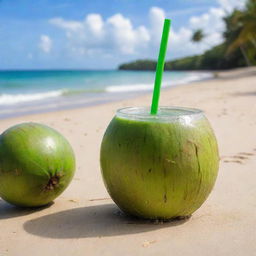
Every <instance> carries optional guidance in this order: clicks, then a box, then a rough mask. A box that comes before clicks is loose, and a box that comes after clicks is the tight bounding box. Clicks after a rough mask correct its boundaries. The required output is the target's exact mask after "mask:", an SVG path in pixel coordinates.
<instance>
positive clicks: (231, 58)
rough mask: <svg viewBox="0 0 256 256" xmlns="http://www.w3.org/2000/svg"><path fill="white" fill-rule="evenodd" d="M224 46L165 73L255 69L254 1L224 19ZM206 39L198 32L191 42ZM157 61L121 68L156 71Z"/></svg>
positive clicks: (174, 63) (170, 67) (173, 63)
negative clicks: (250, 67)
mask: <svg viewBox="0 0 256 256" xmlns="http://www.w3.org/2000/svg"><path fill="white" fill-rule="evenodd" d="M224 22H225V24H226V30H225V32H224V33H223V37H224V42H223V43H222V44H220V45H218V46H215V47H213V48H212V49H210V50H208V51H206V52H205V53H204V54H202V55H197V56H190V57H186V58H181V59H177V60H172V61H167V62H166V64H165V69H166V70H197V69H204V70H209V69H211V70H216V69H230V68H236V67H243V66H250V65H256V0H248V1H247V4H246V6H245V8H244V10H234V11H233V12H232V13H231V14H229V15H228V16H226V17H225V18H224ZM204 38H205V34H204V32H203V31H202V30H201V29H198V30H196V31H194V33H193V35H192V38H191V40H192V41H193V42H195V43H196V42H197V43H200V42H202V40H203V39H204ZM155 67H156V61H154V60H137V61H135V62H131V63H127V64H122V65H120V66H119V69H124V70H155Z"/></svg>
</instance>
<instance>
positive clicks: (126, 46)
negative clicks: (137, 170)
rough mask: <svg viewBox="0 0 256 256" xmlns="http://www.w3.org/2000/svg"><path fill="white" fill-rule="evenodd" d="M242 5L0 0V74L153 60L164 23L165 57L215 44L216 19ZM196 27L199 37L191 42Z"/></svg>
mask: <svg viewBox="0 0 256 256" xmlns="http://www.w3.org/2000/svg"><path fill="white" fill-rule="evenodd" d="M244 3H245V0H154V1H153V0H107V1H106V0H93V1H89V0H54V1H53V0H36V1H35V0H0V69H1V70H6V69H115V68H117V66H118V65H119V64H121V63H124V62H128V61H133V60H136V59H157V56H158V50H159V43H160V40H161V33H162V25H163V20H164V18H170V19H172V27H171V33H170V36H169V43H168V51H167V56H166V59H168V60H170V59H176V58H180V57H184V56H189V55H194V54H200V53H202V52H204V51H205V50H207V49H209V48H211V47H212V46H214V45H217V44H219V43H221V42H222V40H223V38H222V32H223V30H224V29H225V26H224V23H223V17H224V16H225V15H226V14H227V13H230V12H231V11H232V10H233V9H234V8H242V7H243V6H244ZM196 29H203V30H204V33H205V34H206V38H205V40H204V41H203V42H202V43H200V44H195V43H192V42H191V36H192V34H193V31H195V30H196Z"/></svg>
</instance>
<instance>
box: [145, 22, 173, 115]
mask: <svg viewBox="0 0 256 256" xmlns="http://www.w3.org/2000/svg"><path fill="white" fill-rule="evenodd" d="M170 26H171V20H169V19H165V20H164V27H163V32H162V39H161V44H160V50H159V56H158V61H157V66H156V77H155V86H154V91H153V98H152V104H151V112H150V113H151V115H156V114H157V111H158V102H159V96H160V89H161V83H162V76H163V71H164V60H165V55H166V50H167V44H168V37H169V31H170Z"/></svg>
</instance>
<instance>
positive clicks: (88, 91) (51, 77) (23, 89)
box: [0, 70, 211, 118]
mask: <svg viewBox="0 0 256 256" xmlns="http://www.w3.org/2000/svg"><path fill="white" fill-rule="evenodd" d="M154 76H155V73H154V72H150V71H149V72H143V71H117V70H113V71H86V70H85V71H84V70H83V71H80V70H70V71H66V70H58V71H56V70H49V71H0V118H4V117H9V116H16V115H23V114H26V113H34V112H44V111H52V110H56V109H65V108H72V107H78V106H88V105H94V104H100V103H104V102H108V101H113V100H119V99H124V98H127V97H133V96H134V95H138V94H140V93H145V92H150V91H151V90H152V89H153V84H154ZM210 77H211V74H210V73H200V72H165V73H164V77H163V87H169V86H176V85H179V84H186V83H189V82H192V81H197V80H202V79H207V78H210Z"/></svg>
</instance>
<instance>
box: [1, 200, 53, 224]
mask: <svg viewBox="0 0 256 256" xmlns="http://www.w3.org/2000/svg"><path fill="white" fill-rule="evenodd" d="M53 204H54V202H51V203H49V204H47V205H45V206H42V207H36V208H27V207H26V208H23V207H19V206H15V205H11V204H9V203H7V202H5V201H3V200H1V199H0V220H3V219H11V218H17V217H21V216H24V215H29V214H32V213H34V212H38V211H41V210H43V209H46V208H48V207H50V206H51V205H53Z"/></svg>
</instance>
